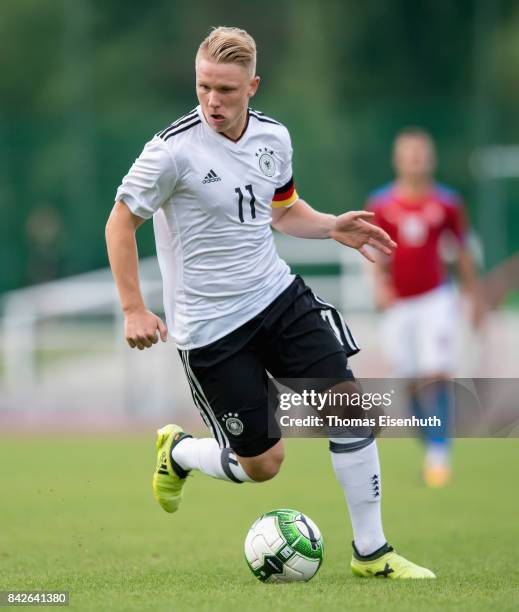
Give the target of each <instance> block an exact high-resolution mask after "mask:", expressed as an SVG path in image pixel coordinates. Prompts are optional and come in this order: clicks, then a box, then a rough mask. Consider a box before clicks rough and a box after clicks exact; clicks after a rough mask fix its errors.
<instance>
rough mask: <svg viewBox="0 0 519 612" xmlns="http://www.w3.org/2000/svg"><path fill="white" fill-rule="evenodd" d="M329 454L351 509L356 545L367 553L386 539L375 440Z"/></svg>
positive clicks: (375, 548) (374, 549)
mask: <svg viewBox="0 0 519 612" xmlns="http://www.w3.org/2000/svg"><path fill="white" fill-rule="evenodd" d="M330 454H331V456H332V463H333V468H334V470H335V475H336V476H337V480H338V481H339V483H340V484H341V486H342V489H343V491H344V496H345V498H346V503H347V504H348V509H349V511H350V519H351V526H352V528H353V541H354V543H355V548H356V549H357V550H358V552H359V553H360V554H361V555H369V554H371V553H373V552H375V551H376V550H377V549H378V548H380V547H381V546H384V544H385V543H386V537H385V536H384V530H383V529H382V517H381V513H380V498H381V495H382V489H381V483H380V464H379V461H378V451H377V443H376V442H372V443H371V444H369V445H368V446H365V447H364V448H361V449H360V450H357V451H351V452H346V453H336V452H331V453H330Z"/></svg>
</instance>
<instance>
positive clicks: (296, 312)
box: [265, 295, 434, 578]
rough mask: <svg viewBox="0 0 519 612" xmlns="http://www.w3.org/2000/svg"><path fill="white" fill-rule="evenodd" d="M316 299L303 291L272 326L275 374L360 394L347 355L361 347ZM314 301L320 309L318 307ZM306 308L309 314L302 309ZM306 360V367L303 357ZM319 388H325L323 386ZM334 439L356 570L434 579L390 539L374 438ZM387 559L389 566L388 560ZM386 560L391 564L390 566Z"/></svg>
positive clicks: (335, 463)
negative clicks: (386, 532)
mask: <svg viewBox="0 0 519 612" xmlns="http://www.w3.org/2000/svg"><path fill="white" fill-rule="evenodd" d="M316 300H318V298H315V297H312V296H308V295H306V296H303V298H299V300H298V303H296V304H294V305H293V307H291V309H289V310H288V311H287V312H285V313H284V314H283V316H282V317H281V318H280V320H279V321H278V322H277V323H276V326H275V327H276V329H271V330H269V331H270V332H271V333H270V334H269V338H272V340H270V341H269V342H267V347H266V348H267V350H266V352H265V355H266V357H267V358H268V356H270V364H269V365H268V369H269V371H270V372H271V373H272V374H273V375H274V376H275V377H276V378H286V379H295V378H297V379H299V380H300V381H301V383H300V384H301V385H303V386H305V384H307V383H306V381H308V380H311V381H312V384H314V382H315V381H318V380H319V379H321V380H325V379H326V381H327V383H329V382H330V380H334V381H336V382H335V384H334V385H332V387H333V390H334V391H336V392H339V393H350V392H351V393H358V391H359V389H358V388H357V386H356V383H355V381H354V378H353V374H352V373H351V370H350V369H349V367H348V360H347V358H348V356H349V355H352V354H354V353H356V352H357V351H358V348H357V346H356V344H355V341H354V340H353V338H352V336H351V333H350V331H349V329H348V328H347V326H346V325H345V323H344V321H343V320H342V317H341V316H340V315H339V313H338V312H337V311H336V310H335V309H334V308H333V307H331V306H330V308H327V309H322V303H318V302H316ZM316 303H317V305H318V306H319V305H320V308H321V310H316ZM305 309H306V311H307V312H306V313H304V311H305ZM305 361H306V366H305V365H304V362H305ZM320 390H321V391H322V390H323V388H321V389H320ZM336 433H337V432H334V435H332V436H331V438H330V452H331V458H332V465H333V468H334V471H335V474H336V477H337V479H338V481H339V483H340V485H341V487H342V489H343V491H344V496H345V499H346V503H347V506H348V510H349V514H350V519H351V524H352V528H353V537H354V541H353V546H354V558H353V560H352V569H353V571H354V573H356V574H358V575H363V576H378V575H381V576H382V575H383V576H385V577H390V578H426V577H427V578H431V577H434V574H433V573H432V572H431V571H430V570H427V569H425V568H421V567H419V566H417V565H415V564H413V563H411V562H409V561H407V560H406V559H404V558H403V557H401V556H400V555H397V554H396V553H395V552H394V551H393V549H392V548H391V547H390V546H389V545H388V544H387V541H386V538H385V535H384V530H383V527H382V519H381V507H380V503H381V478H380V464H379V458H378V451H377V445H376V442H375V440H374V439H373V437H370V436H367V435H365V433H364V434H363V435H362V436H361V437H357V438H352V437H350V436H351V433H350V435H349V436H348V437H346V436H344V435H336ZM388 564H389V565H388ZM386 565H388V568H386Z"/></svg>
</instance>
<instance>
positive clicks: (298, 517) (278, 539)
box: [245, 509, 323, 582]
mask: <svg viewBox="0 0 519 612" xmlns="http://www.w3.org/2000/svg"><path fill="white" fill-rule="evenodd" d="M245 558H246V559H247V564H248V566H249V567H250V569H251V571H252V573H253V574H254V575H255V576H256V578H258V580H261V581H262V582H297V581H306V580H310V579H311V578H313V577H314V576H315V574H317V570H318V569H319V568H320V567H321V563H322V562H323V538H322V536H321V532H320V531H319V528H318V527H317V525H316V524H315V523H314V522H313V521H312V520H311V519H309V518H308V517H307V516H305V515H304V514H303V513H301V512H298V511H297V510H289V509H282V510H272V511H271V512H267V513H266V514H263V515H262V516H260V517H259V519H258V520H257V521H256V522H255V523H254V524H253V525H252V527H251V528H250V529H249V533H248V534H247V537H246V538H245Z"/></svg>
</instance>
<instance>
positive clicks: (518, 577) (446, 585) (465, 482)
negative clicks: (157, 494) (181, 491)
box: [0, 435, 519, 612]
mask: <svg viewBox="0 0 519 612" xmlns="http://www.w3.org/2000/svg"><path fill="white" fill-rule="evenodd" d="M287 446H288V456H287V460H286V462H285V465H284V468H283V471H282V473H281V474H280V476H278V477H277V478H276V479H274V480H273V481H271V482H269V483H265V484H262V485H239V486H238V485H233V484H230V483H224V482H218V481H215V480H211V479H208V478H206V477H204V476H202V475H200V474H196V475H195V476H194V477H192V478H191V479H190V481H189V482H188V483H187V485H186V495H185V498H184V502H183V505H182V507H181V509H180V511H179V512H178V513H177V514H176V515H167V514H166V513H164V512H163V511H162V510H161V509H160V508H159V506H158V505H157V504H156V503H155V501H154V500H153V498H152V496H151V487H150V477H151V472H152V469H153V465H154V459H155V457H154V451H153V436H151V435H150V436H149V437H144V436H139V437H137V436H127V437H116V438H115V439H114V440H111V439H110V438H108V437H85V436H84V437H81V436H79V437H77V436H72V435H68V436H67V438H66V439H64V438H58V437H55V438H50V437H47V438H33V437H24V438H20V439H16V440H14V439H8V438H5V437H4V438H0V466H1V468H0V470H1V472H2V476H1V480H0V482H1V486H2V491H1V498H0V499H1V504H0V529H1V535H0V589H4V590H5V589H23V590H37V589H46V590H50V589H60V590H61V589H62V590H68V591H69V592H70V602H71V603H70V607H71V608H72V609H74V610H99V611H105V610H107V611H109V610H175V611H176V610H189V609H191V610H193V609H194V610H226V611H230V610H253V611H256V610H260V611H261V610H269V611H272V610H283V611H284V610H325V609H326V610H335V609H341V610H384V611H386V610H399V611H401V610H470V611H473V610H493V611H495V612H498V611H499V612H501V611H503V610H517V609H519V591H518V584H519V570H518V555H517V546H518V542H519V523H518V513H517V510H518V508H519V492H518V487H517V463H518V459H519V441H518V440H493V441H491V440H464V441H459V442H458V443H457V444H456V449H455V480H454V482H453V484H452V485H451V486H450V487H449V488H446V489H444V490H439V491H432V490H428V489H426V488H425V487H423V486H422V485H421V484H420V482H419V478H418V467H419V463H420V450H419V447H418V444H417V443H416V441H414V440H387V441H383V442H382V443H380V449H381V458H382V465H383V488H384V490H383V514H384V522H385V529H386V535H387V536H388V539H389V541H390V543H392V544H393V545H394V546H395V547H396V548H397V550H399V551H400V552H402V553H403V554H404V555H406V556H409V557H410V558H411V559H413V560H414V561H416V562H418V563H421V564H423V565H425V566H427V567H430V568H432V569H433V570H434V571H435V572H436V573H437V575H438V580H436V581H426V582H415V583H398V582H396V581H394V582H393V581H389V580H383V579H379V580H369V579H368V580H366V579H358V578H354V577H353V576H351V574H350V571H349V567H348V562H349V558H350V550H351V549H350V540H351V529H350V526H349V522H348V519H347V514H346V509H345V505H344V503H343V499H342V491H341V490H340V488H339V486H338V485H337V483H336V482H335V478H334V475H333V473H332V470H331V467H330V461H329V456H328V452H327V448H326V441H325V440H312V441H310V440H293V441H289V442H288V445H287ZM287 506H288V507H294V508H297V509H299V510H302V511H304V512H306V513H307V514H309V515H310V516H311V517H312V518H313V519H314V520H315V521H316V523H317V524H318V525H319V527H320V528H321V530H322V532H323V534H324V537H325V558H324V564H323V567H322V568H321V570H320V572H319V574H318V575H317V576H316V578H315V579H314V580H313V581H312V582H310V583H307V584H290V585H264V584H261V583H260V582H257V581H256V580H255V579H254V578H253V576H252V575H251V574H250V572H249V569H248V568H247V566H246V564H245V561H244V558H243V552H242V545H243V539H244V537H245V534H246V532H247V530H248V527H249V526H250V524H251V523H252V522H253V521H254V519H255V518H256V517H257V516H258V515H259V514H261V513H262V512H264V511H267V510H270V509H273V508H276V507H287Z"/></svg>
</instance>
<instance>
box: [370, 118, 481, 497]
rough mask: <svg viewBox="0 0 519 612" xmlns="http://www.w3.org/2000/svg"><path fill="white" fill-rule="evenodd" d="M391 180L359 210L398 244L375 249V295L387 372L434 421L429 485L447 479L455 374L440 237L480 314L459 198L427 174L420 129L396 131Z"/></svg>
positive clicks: (449, 290)
mask: <svg viewBox="0 0 519 612" xmlns="http://www.w3.org/2000/svg"><path fill="white" fill-rule="evenodd" d="M393 165H394V169H395V172H396V180H395V181H394V182H392V183H391V184H389V185H386V186H384V187H383V188H381V189H379V190H378V191H375V192H374V193H373V194H372V195H371V197H370V198H369V200H368V203H367V209H368V210H370V211H372V212H374V213H375V218H374V222H375V223H376V224H377V225H379V227H381V228H383V229H384V230H385V231H386V232H387V233H388V234H389V235H390V236H391V237H392V238H393V240H395V241H396V242H397V243H398V246H397V247H396V249H395V250H394V253H393V254H392V255H391V256H390V257H387V256H385V255H380V256H379V257H377V262H376V264H375V266H374V270H375V302H376V305H377V306H378V308H379V309H381V310H383V311H384V312H385V315H384V321H383V324H382V328H383V332H382V334H381V337H382V341H383V346H384V349H385V352H386V354H387V357H388V361H389V363H390V364H391V366H392V369H393V373H394V374H395V375H396V376H398V377H402V378H407V379H410V383H409V392H410V401H411V408H412V412H413V414H415V415H416V416H417V417H418V418H423V417H427V416H432V415H436V416H438V417H439V418H440V421H441V423H442V426H441V427H437V428H432V427H431V428H424V430H423V432H422V433H423V437H424V442H425V445H426V453H425V461H424V468H423V478H424V481H425V483H426V484H428V485H429V486H431V487H440V486H443V485H445V484H447V482H448V481H449V479H450V476H451V468H450V462H449V447H450V441H449V419H450V417H451V416H452V415H451V410H450V403H451V402H450V394H449V385H448V382H447V379H449V378H451V377H452V376H454V374H455V367H456V329H457V326H458V320H457V316H458V308H457V298H456V293H455V291H454V288H453V286H452V284H451V283H450V282H448V280H447V274H446V269H445V265H444V263H443V260H442V256H441V248H440V246H441V240H442V238H445V237H446V236H448V235H450V237H451V241H452V240H454V241H455V243H457V248H456V253H457V263H458V270H459V276H460V280H461V284H462V287H463V288H464V290H465V291H466V293H467V296H468V297H469V299H470V304H471V309H472V318H473V323H474V324H475V325H476V326H477V325H478V324H479V322H480V320H481V316H482V302H481V301H480V298H479V293H478V285H477V278H476V272H475V266H474V263H473V259H472V257H471V254H470V251H469V249H468V248H467V240H466V237H467V231H466V224H465V220H464V215H463V206H462V202H461V200H460V197H459V196H458V195H457V194H456V193H455V192H454V191H452V190H451V189H448V188H447V187H444V186H442V185H439V184H438V183H436V182H435V181H434V171H435V166H436V150H435V146H434V142H433V140H432V138H431V136H430V135H429V134H428V133H427V132H426V131H425V130H423V129H420V128H407V129H405V130H403V131H401V132H400V133H399V134H398V135H397V137H396V139H395V142H394V146H393Z"/></svg>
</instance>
